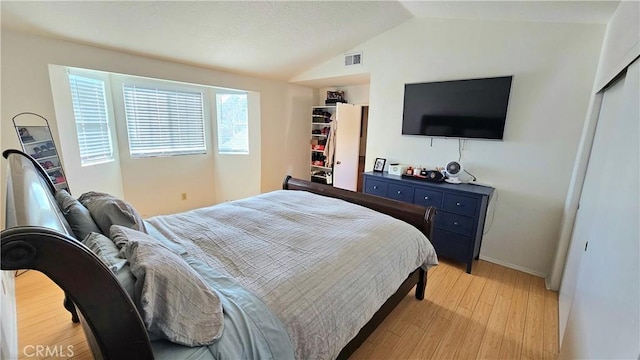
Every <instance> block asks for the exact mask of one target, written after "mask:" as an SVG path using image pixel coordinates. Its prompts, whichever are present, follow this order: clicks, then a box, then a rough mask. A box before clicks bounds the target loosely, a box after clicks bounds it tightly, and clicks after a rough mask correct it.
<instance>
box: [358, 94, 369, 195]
mask: <svg viewBox="0 0 640 360" xmlns="http://www.w3.org/2000/svg"><path fill="white" fill-rule="evenodd" d="M368 125H369V106H368V105H365V106H363V107H362V112H361V115H360V151H359V153H358V186H357V191H358V192H362V173H363V172H364V163H365V158H366V155H367V127H368Z"/></svg>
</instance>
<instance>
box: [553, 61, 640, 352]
mask: <svg viewBox="0 0 640 360" xmlns="http://www.w3.org/2000/svg"><path fill="white" fill-rule="evenodd" d="M639 89H640V61H639V60H637V59H636V60H635V62H633V63H632V64H631V65H629V67H628V68H627V69H626V70H625V71H623V72H622V73H621V75H620V76H618V77H617V78H616V79H614V80H613V81H612V82H611V83H610V84H609V85H608V86H607V87H605V89H604V90H603V91H602V94H601V95H600V94H599V95H598V96H601V97H602V104H601V107H600V112H599V115H598V120H597V125H596V131H595V136H594V138H593V145H592V148H591V153H590V156H589V162H588V165H587V172H586V175H585V178H584V185H583V188H582V193H581V195H580V202H579V208H578V212H577V214H576V220H575V223H574V228H573V235H572V237H571V244H570V247H569V252H568V255H567V260H566V265H565V270H564V275H563V279H562V285H561V287H560V296H559V305H560V319H559V323H560V338H561V341H562V344H561V351H560V358H562V359H580V358H606V359H622V358H638V356H639V355H640V341H639V340H638V339H640V309H639V304H640V282H639V281H638V279H639V274H640V256H639V252H640V246H639V243H640V241H639V239H640V231H639V228H638V219H639V218H640V211H639V207H640V206H639V199H640V190H639V189H640V183H639V182H638V175H639V174H640V165H639V164H640V151H639V150H640V149H639V147H638V146H639V144H640V136H639V134H640V125H639V124H640V103H639V99H640V90H639Z"/></svg>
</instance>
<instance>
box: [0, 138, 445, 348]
mask: <svg viewBox="0 0 640 360" xmlns="http://www.w3.org/2000/svg"><path fill="white" fill-rule="evenodd" d="M3 156H4V157H5V158H6V159H7V160H8V163H9V173H8V176H7V194H6V215H5V216H6V229H4V230H2V233H1V245H2V247H1V249H0V250H1V252H0V254H1V268H2V270H18V269H33V270H38V271H40V272H42V273H44V274H45V275H47V276H48V277H49V278H50V279H51V280H53V282H55V283H56V284H57V285H58V286H59V287H60V288H61V289H62V290H63V291H64V292H65V294H66V296H67V298H66V299H65V304H64V305H65V308H67V309H68V310H69V311H70V312H71V313H72V318H73V319H76V318H78V319H79V320H80V322H81V324H82V327H83V329H84V332H85V335H86V337H87V342H88V343H89V347H90V348H91V350H92V352H93V356H94V358H95V359H153V358H154V357H153V352H152V349H151V344H150V342H149V337H148V335H147V331H146V330H145V327H144V323H143V321H142V318H141V316H140V314H139V313H138V311H137V310H136V307H135V305H134V303H133V301H132V300H131V298H130V297H129V295H128V294H127V293H126V292H125V290H124V289H123V288H122V286H121V285H120V284H119V283H118V281H117V279H116V277H115V276H114V275H113V273H112V272H111V271H110V270H109V269H108V268H107V267H106V266H105V265H104V264H103V263H102V261H101V260H100V259H99V258H98V257H97V256H96V255H95V254H94V253H93V252H91V251H90V250H89V249H88V248H87V247H85V246H84V245H82V244H81V243H80V242H78V241H77V240H75V238H74V237H73V235H72V234H73V232H72V230H71V228H70V226H69V224H68V223H67V221H66V220H65V218H64V216H63V214H62V212H61V210H60V208H59V207H58V205H57V202H56V201H55V198H54V194H55V188H54V186H53V183H52V182H51V180H50V179H49V177H48V176H47V175H46V173H45V171H44V169H42V167H40V165H39V164H38V162H37V161H35V160H34V159H33V158H31V157H30V156H29V155H27V154H25V153H23V152H21V151H19V150H6V151H4V152H3ZM283 189H285V190H300V191H309V192H312V193H316V194H320V195H324V196H329V197H334V198H339V199H343V200H346V201H348V202H352V203H355V204H359V205H362V206H366V207H368V208H371V209H374V210H376V211H379V212H382V213H386V214H388V215H390V216H393V217H395V218H398V219H401V220H404V221H406V222H408V223H410V224H412V225H413V226H415V227H417V228H418V229H420V230H421V231H422V232H424V233H425V234H426V235H427V236H428V237H429V236H430V235H431V231H432V227H433V218H434V215H435V208H432V207H430V208H424V207H420V206H417V205H411V204H407V203H402V202H399V201H395V200H390V199H385V198H381V197H377V196H372V195H367V194H363V193H356V192H352V191H347V190H342V189H337V188H334V187H332V186H327V185H321V184H317V183H312V182H309V181H304V180H299V179H294V178H292V177H290V176H287V177H286V178H285V180H284V183H283ZM426 283H427V274H426V271H425V270H423V269H421V268H418V269H416V270H415V271H413V272H412V273H411V274H409V276H408V277H407V279H406V280H405V281H404V282H403V283H402V284H401V285H400V287H399V288H398V291H397V292H396V293H395V294H393V295H392V296H391V297H390V298H389V299H388V300H387V301H386V302H385V303H384V304H383V305H382V306H381V307H380V309H379V310H378V312H377V313H376V314H375V315H374V316H373V317H372V319H371V320H370V321H369V322H368V323H367V324H365V326H364V327H363V328H362V329H361V330H360V332H359V333H358V334H357V335H356V337H355V338H354V339H353V340H351V342H349V343H348V344H347V345H346V346H345V347H344V348H343V349H342V351H341V352H340V354H339V356H338V358H339V359H347V358H348V357H349V356H350V355H351V354H353V352H355V350H356V349H357V348H358V347H359V346H360V345H361V344H362V342H364V340H365V339H366V338H367V337H368V336H369V335H370V334H371V333H372V332H373V330H375V328H376V327H377V326H378V325H379V324H380V323H381V322H382V321H383V320H384V319H385V317H386V316H387V315H388V314H389V313H391V311H392V310H393V308H394V307H395V306H396V305H397V304H398V303H399V302H400V301H401V300H402V299H403V298H404V297H405V296H406V294H407V293H408V292H409V291H410V290H411V289H412V288H413V287H414V286H415V287H416V291H415V296H416V298H417V299H419V300H422V299H424V293H425V287H426ZM74 304H75V307H77V309H78V310H79V311H78V312H76V309H75V307H74ZM114 319H118V320H117V321H114Z"/></svg>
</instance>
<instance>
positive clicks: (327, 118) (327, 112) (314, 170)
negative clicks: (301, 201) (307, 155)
mask: <svg viewBox="0 0 640 360" xmlns="http://www.w3.org/2000/svg"><path fill="white" fill-rule="evenodd" d="M335 113H336V107H335V106H329V105H327V106H314V107H313V108H312V112H311V165H310V168H311V181H313V182H318V183H322V184H328V185H331V184H333V164H328V163H327V159H326V157H325V156H324V145H326V143H327V137H328V136H329V126H330V124H331V121H333V118H334V117H335Z"/></svg>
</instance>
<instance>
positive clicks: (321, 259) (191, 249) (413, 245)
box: [148, 191, 437, 359]
mask: <svg viewBox="0 0 640 360" xmlns="http://www.w3.org/2000/svg"><path fill="white" fill-rule="evenodd" d="M148 222H149V223H150V224H152V225H153V226H154V227H155V229H157V230H158V231H159V232H160V233H161V234H162V235H163V236H164V237H166V238H167V239H169V240H170V241H172V242H175V243H177V244H179V245H180V246H182V247H183V248H184V249H186V250H187V252H188V253H189V255H190V256H192V257H194V258H195V259H198V260H199V261H202V262H203V263H204V264H206V265H207V266H209V267H211V268H213V269H216V271H219V272H220V273H222V274H225V275H228V276H230V277H232V278H233V279H235V281H237V282H238V283H239V284H240V285H242V286H243V287H244V288H246V289H248V290H249V291H251V292H253V293H254V294H255V295H256V296H257V297H259V298H260V299H262V301H263V302H264V303H265V304H266V305H267V306H268V307H269V308H270V309H271V310H272V311H273V313H274V314H275V315H276V316H277V317H278V318H279V319H280V321H281V322H282V324H283V325H284V327H285V329H286V331H287V333H288V334H289V337H290V340H291V343H292V344H293V347H294V352H295V356H296V358H298V359H333V358H335V357H336V356H337V355H338V353H339V352H340V350H341V349H342V347H344V346H345V345H346V344H347V343H348V342H349V341H350V340H351V339H352V338H353V337H354V336H355V335H356V334H357V333H358V331H359V330H360V328H361V327H362V326H363V325H364V324H365V323H366V322H367V321H368V320H369V319H370V318H371V316H372V315H373V314H374V313H375V312H376V311H377V310H378V309H379V308H380V306H381V305H382V304H383V303H384V302H385V301H386V300H387V299H388V298H389V296H391V295H392V294H393V293H394V292H395V291H396V290H397V288H398V286H399V284H400V283H402V281H404V280H405V279H406V277H407V276H408V275H409V273H411V272H412V271H413V270H415V269H416V268H417V267H419V266H422V267H424V268H425V269H426V268H429V267H430V266H433V265H436V264H437V258H436V254H435V251H434V249H433V247H432V246H431V244H430V243H429V241H428V240H427V239H426V237H425V236H424V235H423V234H422V233H421V232H419V231H418V230H417V229H415V228H414V227H412V226H410V225H408V224H406V223H404V222H401V221H399V220H396V219H393V218H392V217H389V216H387V215H384V214H380V213H377V212H374V211H371V210H369V209H367V208H364V207H361V206H358V205H354V204H350V203H347V202H344V201H341V200H336V199H331V198H327V197H323V196H319V195H314V194H310V193H307V192H300V191H274V192H271V193H266V194H262V195H259V196H256V197H252V198H249V199H245V200H239V201H234V202H230V203H225V204H220V205H216V206H212V207H208V208H202V209H197V210H193V211H189V212H186V213H181V214H174V215H165V216H156V217H153V218H151V219H149V220H148Z"/></svg>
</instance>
